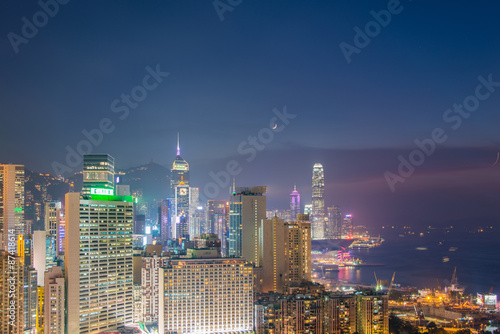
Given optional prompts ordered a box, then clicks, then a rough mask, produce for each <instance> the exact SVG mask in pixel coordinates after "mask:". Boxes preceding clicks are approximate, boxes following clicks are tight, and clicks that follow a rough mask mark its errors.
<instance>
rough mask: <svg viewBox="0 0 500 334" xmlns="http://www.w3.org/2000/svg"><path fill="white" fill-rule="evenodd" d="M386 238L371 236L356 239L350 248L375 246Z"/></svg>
mask: <svg viewBox="0 0 500 334" xmlns="http://www.w3.org/2000/svg"><path fill="white" fill-rule="evenodd" d="M383 241H384V239H382V238H381V237H380V236H379V237H378V238H369V239H358V240H355V241H354V242H353V243H352V244H351V245H350V246H349V248H350V249H362V248H365V249H366V248H373V247H378V246H380V245H381V244H382V242H383Z"/></svg>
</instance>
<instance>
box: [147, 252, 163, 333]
mask: <svg viewBox="0 0 500 334" xmlns="http://www.w3.org/2000/svg"><path fill="white" fill-rule="evenodd" d="M167 259H168V258H167V257H164V256H162V254H156V253H146V254H144V255H143V256H142V266H141V295H142V297H141V310H142V315H141V318H142V319H141V321H142V322H143V323H145V324H146V325H148V324H153V323H158V314H159V313H160V295H161V288H162V286H161V285H160V268H161V267H163V266H164V265H165V264H166V260H167Z"/></svg>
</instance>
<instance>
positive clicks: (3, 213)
mask: <svg viewBox="0 0 500 334" xmlns="http://www.w3.org/2000/svg"><path fill="white" fill-rule="evenodd" d="M24 232H25V226H24V166H23V165H6V164H0V234H1V236H2V239H1V242H2V244H1V246H2V247H1V249H4V250H8V251H13V252H14V253H17V245H13V247H9V245H8V240H9V239H10V237H11V236H12V237H13V238H14V240H17V239H18V236H19V235H23V234H24Z"/></svg>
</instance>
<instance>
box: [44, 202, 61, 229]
mask: <svg viewBox="0 0 500 334" xmlns="http://www.w3.org/2000/svg"><path fill="white" fill-rule="evenodd" d="M44 212H45V217H44V218H45V231H47V232H48V233H49V234H51V235H53V236H56V235H57V224H58V223H59V220H60V219H61V202H57V201H52V202H45V210H44Z"/></svg>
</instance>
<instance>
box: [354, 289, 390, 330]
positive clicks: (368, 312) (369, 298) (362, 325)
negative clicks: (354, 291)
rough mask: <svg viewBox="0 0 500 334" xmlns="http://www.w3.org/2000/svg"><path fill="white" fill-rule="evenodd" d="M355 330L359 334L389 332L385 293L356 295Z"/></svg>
mask: <svg viewBox="0 0 500 334" xmlns="http://www.w3.org/2000/svg"><path fill="white" fill-rule="evenodd" d="M356 331H357V332H358V333H359V334H385V333H389V312H388V299H387V295H385V294H384V295H382V294H377V293H373V294H358V295H356Z"/></svg>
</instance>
